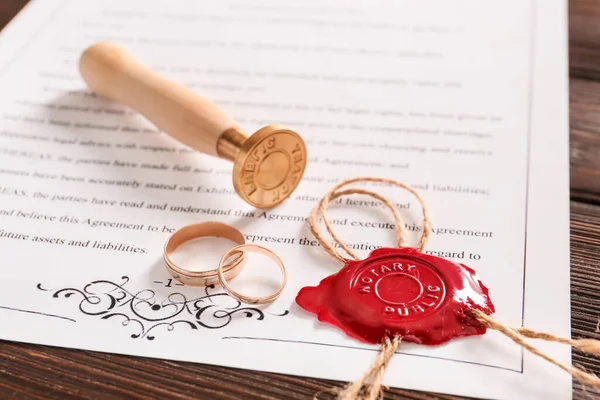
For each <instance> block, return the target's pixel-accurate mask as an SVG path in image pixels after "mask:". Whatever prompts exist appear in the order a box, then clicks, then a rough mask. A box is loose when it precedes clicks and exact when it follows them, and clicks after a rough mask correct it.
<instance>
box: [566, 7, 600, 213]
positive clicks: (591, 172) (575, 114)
mask: <svg viewBox="0 0 600 400" xmlns="http://www.w3.org/2000/svg"><path fill="white" fill-rule="evenodd" d="M599 3H600V2H599ZM598 50H599V53H600V48H599V49H598ZM570 103H571V106H570V121H571V135H570V146H571V160H570V163H571V198H572V199H574V200H579V201H584V202H589V203H595V204H600V82H592V81H587V80H583V79H571V84H570Z"/></svg>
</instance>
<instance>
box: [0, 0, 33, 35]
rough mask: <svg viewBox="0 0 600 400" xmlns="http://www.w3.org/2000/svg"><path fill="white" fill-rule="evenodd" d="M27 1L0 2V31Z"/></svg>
mask: <svg viewBox="0 0 600 400" xmlns="http://www.w3.org/2000/svg"><path fill="white" fill-rule="evenodd" d="M28 2H29V0H0V30H2V28H4V27H5V26H6V24H8V22H9V21H10V20H11V19H12V18H13V17H14V16H15V15H16V14H17V13H18V12H19V11H20V10H21V8H23V7H24V6H25V4H27V3H28Z"/></svg>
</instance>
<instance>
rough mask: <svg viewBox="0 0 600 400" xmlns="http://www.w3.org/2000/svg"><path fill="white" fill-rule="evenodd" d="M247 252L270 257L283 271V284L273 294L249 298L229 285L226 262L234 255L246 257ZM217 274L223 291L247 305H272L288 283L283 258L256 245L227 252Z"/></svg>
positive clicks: (236, 247) (247, 245)
mask: <svg viewBox="0 0 600 400" xmlns="http://www.w3.org/2000/svg"><path fill="white" fill-rule="evenodd" d="M246 252H254V253H259V254H262V255H265V256H267V257H269V258H270V259H271V260H272V261H273V262H275V264H277V266H278V267H279V270H280V271H281V274H282V275H283V282H281V285H280V286H279V288H278V289H277V290H276V291H275V292H273V293H271V294H270V295H268V296H263V297H252V296H247V295H245V294H242V293H239V292H237V291H235V290H234V289H233V288H232V287H231V286H229V284H228V283H227V279H228V277H227V276H226V265H225V261H227V259H228V258H229V257H231V256H232V255H234V254H236V253H239V254H241V255H245V253H246ZM227 265H229V264H227ZM217 272H218V277H219V282H220V283H221V286H223V289H224V290H225V291H226V292H227V293H228V294H229V295H230V296H231V297H233V298H235V299H237V300H239V301H241V302H242V303H246V304H264V303H270V302H271V301H273V300H275V299H276V298H278V297H279V296H280V295H281V293H282V292H283V288H284V287H285V285H286V283H287V270H286V268H285V265H284V264H283V261H281V258H279V256H277V254H275V253H273V252H272V251H271V250H269V249H267V248H264V247H262V246H258V245H255V244H242V245H239V246H235V247H234V248H232V249H229V251H227V252H226V253H225V254H224V255H223V257H222V258H221V261H220V262H219V267H218V268H217Z"/></svg>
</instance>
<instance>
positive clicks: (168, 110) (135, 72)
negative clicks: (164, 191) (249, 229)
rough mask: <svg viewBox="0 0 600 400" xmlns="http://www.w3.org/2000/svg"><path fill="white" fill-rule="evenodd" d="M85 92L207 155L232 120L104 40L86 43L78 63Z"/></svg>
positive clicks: (215, 106) (187, 89) (191, 92)
mask: <svg viewBox="0 0 600 400" xmlns="http://www.w3.org/2000/svg"><path fill="white" fill-rule="evenodd" d="M79 70H80V73H81V76H82V77H83V79H84V80H85V82H86V83H87V85H88V86H89V88H90V89H91V90H93V91H94V92H96V93H97V94H99V95H101V96H104V97H107V98H109V99H111V100H114V101H117V102H119V103H122V104H124V105H126V106H128V107H131V108H132V109H134V110H135V111H137V112H138V113H140V114H142V115H143V116H144V117H146V118H147V119H148V120H150V121H151V122H152V123H153V124H154V125H155V126H156V127H157V128H158V129H160V130H161V131H163V132H166V133H167V134H169V135H170V136H172V137H173V138H175V139H177V140H179V141H180V142H182V143H184V144H185V145H187V146H189V147H191V148H193V149H195V150H198V151H200V152H202V153H206V154H209V155H212V156H219V154H218V153H217V142H218V140H219V137H220V136H221V134H222V133H223V132H225V131H227V130H228V129H231V128H235V129H236V130H237V131H241V129H239V127H238V125H237V123H236V122H235V121H234V120H233V119H231V118H230V117H229V116H228V115H227V114H225V113H224V112H223V111H222V110H221V109H220V108H219V107H218V106H217V105H216V104H214V103H213V102H212V101H210V100H209V99H207V98H204V97H202V96H200V95H198V94H197V93H195V92H194V91H192V90H191V89H189V88H187V87H185V86H182V85H179V84H177V83H175V82H173V81H171V80H169V79H167V78H165V77H163V76H161V75H159V74H157V73H155V72H153V71H151V70H150V69H149V68H147V67H146V66H145V65H143V64H142V63H141V62H140V61H138V60H137V59H135V58H134V57H133V55H131V54H130V53H129V52H128V51H127V50H125V49H124V48H122V47H120V46H118V45H116V44H113V43H107V42H100V43H96V44H94V45H92V46H90V47H89V48H88V49H86V50H85V51H84V52H83V54H82V55H81V58H80V61H79Z"/></svg>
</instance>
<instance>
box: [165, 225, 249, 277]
mask: <svg viewBox="0 0 600 400" xmlns="http://www.w3.org/2000/svg"><path fill="white" fill-rule="evenodd" d="M201 237H222V238H226V239H230V240H232V241H234V242H235V243H237V244H241V245H243V244H245V243H246V238H244V235H243V234H242V233H241V232H240V231H238V230H237V229H235V228H234V227H232V226H229V225H227V224H223V223H221V222H200V223H197V224H192V225H187V226H184V227H183V228H181V229H179V230H177V231H176V232H175V233H173V234H172V235H171V236H170V237H169V239H168V240H167V242H166V243H165V248H164V254H163V259H164V260H165V264H167V270H168V271H169V273H170V274H171V276H172V277H173V278H175V279H177V280H178V281H179V282H181V283H183V284H185V285H190V286H208V285H213V284H216V283H219V277H218V276H217V269H213V270H210V271H189V270H187V269H184V268H181V267H179V266H178V265H177V264H175V263H174V262H173V260H172V259H171V256H172V255H173V252H174V251H175V249H177V248H178V247H179V246H181V245H182V244H184V243H185V242H188V241H190V240H193V239H198V238H201ZM245 263H246V255H245V254H243V253H242V254H241V255H239V256H238V257H236V258H235V259H234V260H233V261H231V262H230V263H229V264H227V265H225V266H222V265H219V267H220V268H218V271H219V272H220V273H222V274H223V275H226V276H227V279H233V278H235V277H236V276H237V275H238V274H239V273H240V272H242V269H243V268H244V265H245Z"/></svg>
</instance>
